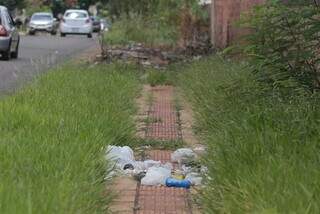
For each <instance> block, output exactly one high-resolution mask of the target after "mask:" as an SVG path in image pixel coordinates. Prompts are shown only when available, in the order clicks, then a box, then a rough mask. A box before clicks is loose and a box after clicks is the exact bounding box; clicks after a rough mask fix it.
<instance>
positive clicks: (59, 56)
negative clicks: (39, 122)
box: [0, 35, 98, 93]
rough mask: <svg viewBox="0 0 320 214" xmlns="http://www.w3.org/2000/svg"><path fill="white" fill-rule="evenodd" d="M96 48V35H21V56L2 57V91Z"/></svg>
mask: <svg viewBox="0 0 320 214" xmlns="http://www.w3.org/2000/svg"><path fill="white" fill-rule="evenodd" d="M93 47H98V40H97V38H92V39H89V38H87V37H86V36H67V37H65V38H61V37H59V36H50V35H39V36H32V37H31V36H22V37H21V40H20V52H19V58H18V59H12V60H10V61H2V60H0V93H5V92H11V91H13V90H14V89H16V88H18V87H19V86H21V85H22V84H23V83H24V82H26V81H27V80H30V79H32V77H34V76H35V75H37V74H39V73H42V72H45V71H47V70H48V69H49V68H52V67H54V66H56V65H58V64H61V63H63V62H65V61H67V60H68V59H70V58H71V57H73V56H76V55H78V54H81V53H82V52H84V51H86V50H88V49H91V48H93Z"/></svg>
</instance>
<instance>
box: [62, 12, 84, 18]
mask: <svg viewBox="0 0 320 214" xmlns="http://www.w3.org/2000/svg"><path fill="white" fill-rule="evenodd" d="M65 17H66V18H70V19H79V18H87V14H86V13H83V12H67V13H66V15H65Z"/></svg>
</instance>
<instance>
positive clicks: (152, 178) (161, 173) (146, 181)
mask: <svg viewBox="0 0 320 214" xmlns="http://www.w3.org/2000/svg"><path fill="white" fill-rule="evenodd" d="M170 176H171V170H170V169H169V167H163V166H160V167H158V166H153V167H150V168H149V169H148V171H147V174H146V176H145V177H144V178H142V179H141V184H142V185H147V186H158V185H165V182H166V179H167V178H169V177H170Z"/></svg>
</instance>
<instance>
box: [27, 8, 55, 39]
mask: <svg viewBox="0 0 320 214" xmlns="http://www.w3.org/2000/svg"><path fill="white" fill-rule="evenodd" d="M38 31H43V32H48V33H51V34H52V35H55V34H57V19H55V18H54V17H53V15H52V13H34V14H33V15H32V16H31V19H30V22H29V25H28V32H29V34H30V35H34V34H35V33H36V32H38Z"/></svg>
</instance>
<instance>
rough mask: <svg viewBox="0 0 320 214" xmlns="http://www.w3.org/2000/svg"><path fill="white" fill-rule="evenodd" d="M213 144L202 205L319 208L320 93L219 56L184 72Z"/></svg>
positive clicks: (218, 209) (246, 209)
mask: <svg viewBox="0 0 320 214" xmlns="http://www.w3.org/2000/svg"><path fill="white" fill-rule="evenodd" d="M179 79H180V85H181V87H182V88H183V89H184V90H185V92H186V96H187V97H188V98H189V99H190V100H191V102H192V104H193V108H194V111H195V113H196V118H197V121H198V124H197V130H198V131H199V132H200V133H201V134H202V136H203V139H204V140H205V143H206V144H207V146H208V154H207V156H206V157H205V159H204V164H205V165H207V166H208V168H209V175H208V178H207V183H206V184H205V188H204V193H203V195H202V199H203V204H204V212H203V213H236V214H241V213H315V214H316V213H319V212H320V206H319V201H320V171H319V165H320V156H319V154H320V147H319V145H320V144H319V142H320V136H319V129H320V123H319V119H320V112H319V105H320V99H319V98H320V97H319V94H317V93H314V94H310V92H309V91H306V90H304V89H300V90H298V89H296V91H299V94H298V93H293V95H288V94H287V93H284V94H283V92H282V91H281V90H275V89H272V88H270V85H269V84H262V83H261V82H258V81H256V79H255V76H254V75H253V74H252V73H251V72H250V71H248V70H247V69H244V68H243V67H242V66H240V65H239V64H232V63H227V62H225V61H223V60H221V59H219V58H216V57H214V58H208V59H206V60H202V61H200V62H196V63H193V64H192V65H190V66H189V67H187V68H186V69H185V72H183V73H181V74H179Z"/></svg>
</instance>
